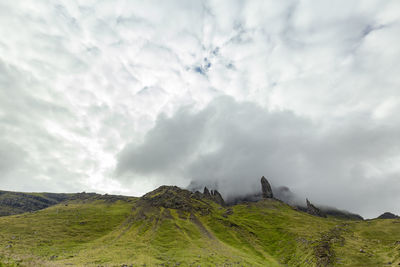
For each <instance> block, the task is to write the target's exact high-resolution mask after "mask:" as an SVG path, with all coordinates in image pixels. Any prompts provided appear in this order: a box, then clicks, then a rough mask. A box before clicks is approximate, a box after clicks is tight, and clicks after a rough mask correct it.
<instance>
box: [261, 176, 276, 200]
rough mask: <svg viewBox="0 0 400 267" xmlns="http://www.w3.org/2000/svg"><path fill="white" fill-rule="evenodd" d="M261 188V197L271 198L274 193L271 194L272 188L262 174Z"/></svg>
mask: <svg viewBox="0 0 400 267" xmlns="http://www.w3.org/2000/svg"><path fill="white" fill-rule="evenodd" d="M261 190H262V197H263V198H273V197H274V195H273V194H272V188H271V185H270V184H269V182H268V180H267V179H266V178H265V177H264V176H263V177H261Z"/></svg>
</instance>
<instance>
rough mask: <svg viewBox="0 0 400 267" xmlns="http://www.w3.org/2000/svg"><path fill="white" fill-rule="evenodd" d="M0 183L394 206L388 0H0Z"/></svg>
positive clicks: (396, 142) (396, 63)
mask: <svg viewBox="0 0 400 267" xmlns="http://www.w3.org/2000/svg"><path fill="white" fill-rule="evenodd" d="M0 36H1V38H0V188H1V189H3V190H18V191H52V192H77V191H84V190H85V191H96V192H100V193H116V194H127V195H135V196H140V195H142V194H143V193H146V192H147V191H149V190H152V189H154V188H156V187H157V186H159V185H162V184H176V185H179V186H182V187H186V186H188V185H191V186H203V185H208V186H210V187H214V188H217V189H218V190H220V191H221V193H222V194H223V196H224V197H226V198H227V197H230V196H233V195H237V194H245V193H249V192H253V191H254V190H259V179H260V177H261V176H262V175H265V176H266V177H267V178H268V179H269V180H270V182H271V183H272V185H273V186H274V187H278V186H282V185H285V186H288V187H289V188H290V189H291V190H292V191H294V192H295V193H296V194H298V195H299V196H301V197H305V196H307V197H308V198H309V199H310V200H311V201H313V202H315V203H319V204H323V205H331V206H336V207H338V208H342V209H348V210H350V211H354V212H358V213H360V214H361V215H363V216H366V217H373V216H376V215H378V214H380V213H382V212H384V211H392V212H396V213H400V205H399V203H400V194H399V192H400V117H399V116H398V114H399V113H400V91H399V90H400V75H399V73H400V46H399V43H400V2H399V1H397V0H393V1H378V0H376V1H366V0H359V1H351V0H350V1H349V0H345V1H331V0H326V1H306V0H305V1H291V0H288V1H284V0H282V1H272V0H271V1H265V0H260V1H232V0H229V1H194V0H193V1H187V0H180V1H148V0H146V1H127V0H126V1H123V0H117V1H116V0H110V1H106V0H93V1H89V0H84V1H78V0H65V1H45V0H43V1H8V0H0Z"/></svg>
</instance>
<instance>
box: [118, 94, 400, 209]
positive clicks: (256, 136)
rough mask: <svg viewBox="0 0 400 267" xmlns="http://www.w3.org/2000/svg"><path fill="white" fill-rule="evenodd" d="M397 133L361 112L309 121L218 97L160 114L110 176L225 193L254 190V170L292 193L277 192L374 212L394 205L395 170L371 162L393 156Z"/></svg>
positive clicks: (234, 194) (228, 196)
mask: <svg viewBox="0 0 400 267" xmlns="http://www.w3.org/2000/svg"><path fill="white" fill-rule="evenodd" d="M399 125H400V124H399ZM398 136H400V127H398V126H397V125H387V124H381V123H379V122H377V121H375V120H374V119H373V118H370V117H369V116H368V115H367V114H363V113H360V114H356V115H354V116H352V117H349V116H348V117H347V118H346V120H338V121H334V122H332V121H329V123H327V124H326V123H316V122H314V121H312V120H310V119H306V118H304V117H301V116H298V115H296V114H295V113H293V112H290V111H268V110H266V109H264V108H262V107H260V106H258V105H255V104H253V103H250V102H237V101H235V100H234V99H232V98H231V97H226V96H225V97H219V98H216V99H215V100H213V101H212V102H211V103H210V104H209V105H208V106H206V107H205V108H204V109H201V110H194V109H193V108H191V107H185V108H181V109H180V110H178V111H177V112H176V113H175V114H174V115H173V116H169V117H168V116H165V115H160V116H159V117H158V119H157V120H156V124H155V126H154V127H153V128H152V129H151V130H150V131H149V132H148V133H147V134H146V136H145V138H144V139H143V141H142V142H132V143H130V144H128V145H127V146H126V147H125V148H124V149H123V150H122V151H121V153H120V154H119V156H118V165H117V178H118V179H120V180H121V181H122V182H124V183H126V184H129V183H131V182H139V181H141V179H142V177H143V176H146V177H149V179H151V180H152V181H153V182H154V183H156V184H160V185H162V184H178V185H180V186H185V187H186V186H188V188H191V189H198V188H203V187H204V186H208V187H209V188H215V189H218V191H220V192H221V194H222V195H223V196H224V198H225V199H228V200H229V199H231V198H235V197H237V196H246V195H251V194H253V193H254V192H256V191H257V190H258V187H259V184H258V180H257V179H255V177H261V176H262V175H263V174H266V176H267V177H268V179H269V180H270V181H271V182H272V184H273V186H274V187H275V189H277V188H279V187H281V186H288V187H290V190H292V191H293V192H295V193H296V195H294V194H289V195H287V196H285V192H284V191H282V194H281V195H282V196H281V197H283V198H286V199H288V198H293V199H292V200H290V201H295V202H299V199H303V200H304V198H305V197H309V198H311V199H314V201H315V202H317V203H319V204H320V205H324V206H334V207H338V208H341V209H348V210H352V211H357V212H359V213H361V214H363V215H364V216H367V217H373V216H377V215H378V214H380V213H381V212H383V211H384V209H385V208H386V209H391V210H394V211H396V212H397V210H398V209H399V207H398V206H397V203H396V202H394V201H393V199H398V198H399V195H398V193H397V192H398V190H400V188H399V186H400V184H399V183H397V182H396V181H397V175H396V174H395V173H393V172H392V171H391V169H379V170H376V171H374V172H371V169H370V166H384V165H386V164H387V162H388V161H390V160H391V159H392V158H393V157H396V155H397V154H398V152H399V151H400V143H399V142H398ZM349 181H351V183H349ZM277 192H281V190H277ZM287 192H289V191H287ZM288 200H289V199H288Z"/></svg>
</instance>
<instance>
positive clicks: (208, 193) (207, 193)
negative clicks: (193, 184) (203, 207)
mask: <svg viewBox="0 0 400 267" xmlns="http://www.w3.org/2000/svg"><path fill="white" fill-rule="evenodd" d="M203 195H204V196H205V197H209V198H210V197H211V194H210V191H209V190H208V188H207V186H205V187H204V191H203Z"/></svg>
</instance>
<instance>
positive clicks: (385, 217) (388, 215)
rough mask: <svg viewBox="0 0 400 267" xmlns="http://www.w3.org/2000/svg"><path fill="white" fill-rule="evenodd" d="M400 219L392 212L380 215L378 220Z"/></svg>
mask: <svg viewBox="0 0 400 267" xmlns="http://www.w3.org/2000/svg"><path fill="white" fill-rule="evenodd" d="M398 218H400V217H399V216H397V215H396V214H393V213H391V212H385V213H383V214H382V215H380V216H379V217H378V218H377V219H398Z"/></svg>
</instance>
